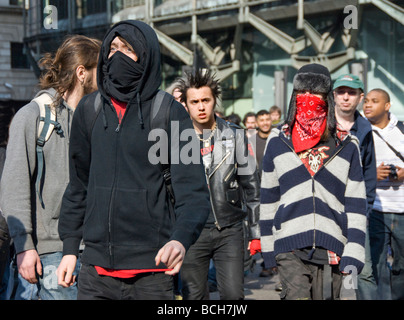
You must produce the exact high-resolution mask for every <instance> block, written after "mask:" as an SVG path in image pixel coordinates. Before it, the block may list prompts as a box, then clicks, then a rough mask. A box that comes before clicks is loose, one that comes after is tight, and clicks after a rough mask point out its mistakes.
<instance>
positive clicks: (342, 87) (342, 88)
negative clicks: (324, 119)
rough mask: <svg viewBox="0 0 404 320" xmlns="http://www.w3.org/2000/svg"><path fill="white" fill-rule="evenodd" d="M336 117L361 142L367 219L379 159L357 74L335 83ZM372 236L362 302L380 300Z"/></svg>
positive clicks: (360, 294)
mask: <svg viewBox="0 0 404 320" xmlns="http://www.w3.org/2000/svg"><path fill="white" fill-rule="evenodd" d="M333 90H334V101H335V117H336V119H337V125H338V127H339V130H340V131H345V132H346V133H348V132H349V133H351V134H353V135H355V136H356V137H357V138H358V139H359V149H360V153H361V160H362V167H363V177H364V179H365V186H366V199H367V205H368V206H367V217H369V215H370V212H371V211H372V207H373V201H374V199H375V189H376V158H375V151H374V143H373V136H372V127H371V125H370V123H369V121H367V119H366V118H364V117H362V116H361V114H360V113H359V111H358V110H357V108H358V105H359V104H360V103H361V102H362V100H363V97H364V93H363V91H364V85H363V82H362V81H361V80H360V79H359V77H358V76H355V75H353V74H345V75H341V76H340V77H338V78H337V80H336V81H335V82H334V86H333ZM368 236H369V232H366V245H365V252H366V262H365V266H364V268H363V270H362V272H361V274H360V275H359V278H358V290H357V299H358V300H373V299H375V298H376V296H375V294H376V283H375V281H374V277H373V272H372V264H371V261H370V247H369V237H368Z"/></svg>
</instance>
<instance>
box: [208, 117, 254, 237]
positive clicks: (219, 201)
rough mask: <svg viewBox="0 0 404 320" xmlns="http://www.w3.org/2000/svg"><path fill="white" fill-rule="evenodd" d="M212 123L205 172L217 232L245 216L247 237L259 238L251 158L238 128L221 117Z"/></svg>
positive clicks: (252, 161) (245, 139)
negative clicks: (213, 128) (209, 157)
mask: <svg viewBox="0 0 404 320" xmlns="http://www.w3.org/2000/svg"><path fill="white" fill-rule="evenodd" d="M216 122H217V130H216V132H215V134H214V144H215V147H214V149H213V155H212V162H211V165H210V167H209V168H207V169H206V172H205V173H206V179H207V181H208V184H209V190H210V198H211V204H212V210H213V216H214V218H215V225H216V227H217V228H218V229H219V230H220V229H221V228H224V227H227V226H230V225H232V224H234V223H236V222H238V221H242V220H244V218H245V217H246V215H247V214H248V222H249V227H250V228H249V229H250V230H249V235H248V238H249V239H250V240H252V239H259V238H260V231H259V226H258V221H259V202H260V185H259V178H258V172H257V168H256V162H255V158H254V156H253V155H251V154H250V152H249V150H248V142H247V137H246V135H245V132H244V130H243V129H242V128H240V127H238V126H236V125H234V124H232V123H229V122H226V121H224V120H223V119H221V118H217V119H216Z"/></svg>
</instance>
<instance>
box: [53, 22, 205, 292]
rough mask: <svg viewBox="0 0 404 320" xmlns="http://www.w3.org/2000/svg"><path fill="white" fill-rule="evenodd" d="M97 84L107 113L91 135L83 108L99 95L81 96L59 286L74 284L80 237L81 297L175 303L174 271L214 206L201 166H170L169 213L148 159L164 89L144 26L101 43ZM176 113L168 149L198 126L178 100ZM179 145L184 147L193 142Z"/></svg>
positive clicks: (113, 32) (123, 26)
mask: <svg viewBox="0 0 404 320" xmlns="http://www.w3.org/2000/svg"><path fill="white" fill-rule="evenodd" d="M97 81H98V89H99V93H100V94H101V110H100V112H99V115H98V116H97V118H96V120H95V122H94V124H93V126H92V131H91V132H90V133H88V128H87V126H86V120H85V118H84V117H85V114H86V113H85V112H84V110H85V108H86V107H93V106H94V104H95V103H96V101H97V93H94V94H91V95H89V96H86V97H85V98H83V100H82V101H81V102H80V104H79V106H78V107H77V110H76V114H75V116H74V119H73V123H72V130H71V131H72V132H71V140H70V183H69V185H68V187H67V189H66V193H65V195H64V198H63V205H62V209H61V214H60V222H59V233H60V237H61V239H62V240H63V253H64V258H63V260H62V262H61V264H60V265H59V268H58V282H59V284H60V285H62V286H70V285H72V284H73V283H74V281H75V279H74V277H73V276H72V273H71V270H72V266H73V264H74V263H75V261H76V258H77V256H78V254H79V244H80V241H81V240H82V239H83V240H84V244H85V249H84V251H83V254H82V257H81V261H82V268H81V271H80V274H79V278H80V281H79V283H78V291H79V293H78V299H116V300H118V299H171V298H173V290H172V285H173V281H172V275H174V274H176V273H178V271H179V269H180V267H181V265H182V262H183V258H184V256H185V252H186V250H187V249H188V248H189V247H190V246H191V244H193V243H194V242H195V241H196V239H197V238H198V237H199V234H200V232H201V230H202V228H203V226H204V224H205V222H206V219H207V217H208V214H209V210H210V209H209V208H210V203H209V193H208V190H207V187H206V184H205V183H204V170H203V166H202V161H199V162H195V163H190V164H187V165H184V164H182V163H181V161H170V171H171V180H172V187H173V190H174V194H175V205H174V212H175V217H173V216H172V215H170V210H169V197H168V195H167V192H166V187H165V184H164V180H163V174H162V170H161V166H160V165H155V164H153V163H152V162H153V161H150V159H149V157H148V151H149V150H150V148H151V147H152V146H153V142H152V141H149V133H150V131H151V125H150V123H151V122H150V116H151V114H150V113H151V106H152V100H153V98H154V97H155V95H156V94H157V91H158V88H159V86H160V83H161V72H160V49H159V44H158V40H157V36H156V34H155V32H154V31H153V29H152V28H151V27H149V26H148V25H147V24H145V23H143V22H140V21H123V22H119V23H117V24H116V25H115V26H113V27H112V28H111V29H110V30H109V31H108V32H107V34H106V36H105V38H104V40H103V45H102V47H101V52H100V60H99V64H98V69H97ZM89 105H90V106H89ZM164 107H165V108H167V106H162V108H164ZM169 117H170V119H169V120H170V121H169V123H170V125H169V126H168V131H169V132H168V134H167V137H168V143H169V146H171V145H172V144H173V141H171V136H172V135H171V131H173V130H174V128H175V129H177V128H178V130H179V132H180V133H181V132H183V130H187V129H188V130H189V129H192V130H193V126H192V123H191V120H190V119H189V116H188V113H187V112H186V111H185V109H184V108H183V106H182V105H181V104H179V103H178V102H176V101H174V102H173V104H172V105H171V108H170V112H169ZM174 124H175V127H173V125H174ZM191 140H192V138H191ZM174 143H176V144H178V145H179V148H180V149H181V148H182V147H183V146H184V145H185V144H187V141H175V142H174ZM172 153H173V150H171V153H170V156H172V157H174V155H173V154H172Z"/></svg>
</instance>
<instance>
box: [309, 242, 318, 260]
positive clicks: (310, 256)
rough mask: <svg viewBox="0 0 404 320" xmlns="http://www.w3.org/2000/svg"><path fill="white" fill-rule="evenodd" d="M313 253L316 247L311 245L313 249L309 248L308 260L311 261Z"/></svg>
mask: <svg viewBox="0 0 404 320" xmlns="http://www.w3.org/2000/svg"><path fill="white" fill-rule="evenodd" d="M314 251H316V245H315V244H313V247H312V248H311V250H310V252H309V254H308V259H309V260H311V259H312V258H313V254H314Z"/></svg>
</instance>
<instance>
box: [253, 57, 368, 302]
mask: <svg viewBox="0 0 404 320" xmlns="http://www.w3.org/2000/svg"><path fill="white" fill-rule="evenodd" d="M331 82H332V81H331V76H330V73H329V71H328V69H327V68H326V67H324V66H322V65H320V64H308V65H305V66H303V67H302V68H300V69H299V70H298V71H297V74H296V75H295V77H294V79H293V89H294V90H293V93H292V97H291V100H290V104H289V109H288V113H287V116H286V119H285V123H284V124H283V125H282V126H281V127H278V128H276V129H273V130H272V131H271V134H270V135H269V137H268V141H267V146H266V149H265V153H264V158H263V164H262V180H261V201H260V229H261V248H262V254H263V257H264V262H265V267H266V268H277V270H278V273H279V276H280V279H281V286H282V292H281V299H289V300H295V299H315V300H322V299H339V298H340V290H341V285H342V275H343V274H346V273H348V272H354V273H356V274H359V273H360V272H361V270H362V268H363V265H364V258H365V249H364V243H365V230H366V192H365V184H364V179H363V175H362V167H361V161H360V154H359V147H358V145H359V144H358V139H357V138H356V137H355V136H352V135H350V134H349V133H348V132H346V131H344V132H342V131H339V130H338V128H337V125H336V124H337V122H336V119H335V110H334V100H333V94H332V87H331ZM326 288H329V290H325V289H326Z"/></svg>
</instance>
